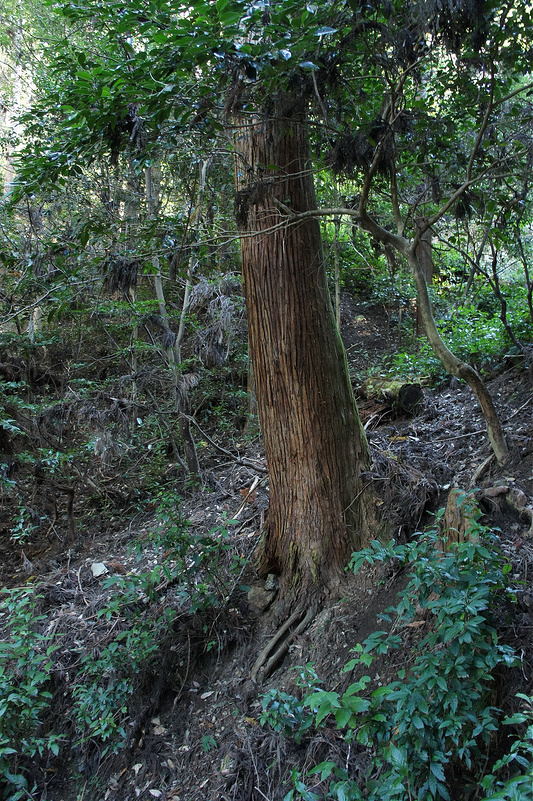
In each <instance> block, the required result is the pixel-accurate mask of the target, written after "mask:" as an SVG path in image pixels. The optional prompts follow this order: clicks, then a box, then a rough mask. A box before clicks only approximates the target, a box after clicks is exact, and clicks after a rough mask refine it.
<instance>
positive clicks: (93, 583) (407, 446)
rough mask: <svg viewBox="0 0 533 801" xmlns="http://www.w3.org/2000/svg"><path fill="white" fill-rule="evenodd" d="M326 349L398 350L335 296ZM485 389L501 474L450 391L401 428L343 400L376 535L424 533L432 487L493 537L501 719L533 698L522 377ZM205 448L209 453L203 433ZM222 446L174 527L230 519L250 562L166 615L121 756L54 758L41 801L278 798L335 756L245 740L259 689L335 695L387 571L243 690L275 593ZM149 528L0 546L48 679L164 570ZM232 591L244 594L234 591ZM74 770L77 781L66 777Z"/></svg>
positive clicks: (532, 445) (239, 475)
mask: <svg viewBox="0 0 533 801" xmlns="http://www.w3.org/2000/svg"><path fill="white" fill-rule="evenodd" d="M343 338H344V341H345V344H346V347H347V351H348V358H349V362H350V367H351V369H352V371H353V372H354V374H359V373H361V372H363V371H364V370H365V369H367V368H368V366H369V365H371V364H375V363H377V362H378V361H379V359H380V358H381V357H382V356H383V355H384V354H385V353H387V352H389V351H390V350H391V349H392V348H393V347H397V345H398V343H397V341H396V342H395V341H393V335H392V334H391V333H390V329H389V327H388V326H387V319H386V316H385V315H384V314H383V310H382V309H381V308H379V307H370V308H368V307H363V306H357V305H356V304H355V302H354V301H353V300H351V299H350V298H346V299H345V308H344V310H343ZM489 386H490V390H491V392H492V394H493V397H494V400H495V403H496V407H497V409H498V411H499V413H500V415H501V418H502V421H503V423H504V426H505V429H506V431H507V432H508V435H509V440H510V446H511V459H510V461H509V463H508V464H507V465H506V466H505V468H503V469H501V468H499V467H498V466H497V464H496V463H495V462H494V461H493V460H490V449H489V445H488V442H487V438H486V435H485V433H484V425H483V421H482V418H481V415H480V412H479V409H478V407H477V404H476V402H475V400H474V398H473V397H472V395H471V393H470V391H469V390H468V389H467V388H466V387H464V386H462V385H455V384H454V383H452V384H450V383H448V384H447V385H446V386H443V387H441V388H439V389H429V388H424V399H423V402H422V403H421V404H420V405H419V407H417V410H416V413H415V414H411V415H410V416H407V415H404V416H402V415H401V414H400V415H399V414H398V413H397V412H395V411H394V409H391V405H390V404H387V402H385V401H384V400H383V399H380V398H379V397H377V398H376V397H371V398H364V397H362V396H361V393H359V402H360V409H361V415H362V419H363V423H364V424H365V426H366V429H367V435H368V438H369V442H370V446H371V451H372V456H373V465H372V468H371V473H370V479H371V481H372V482H373V484H374V486H375V489H376V492H377V494H378V497H379V501H378V503H379V504H380V508H381V510H382V511H383V514H384V515H385V516H386V519H387V521H388V523H389V524H390V528H391V531H392V532H393V536H394V537H395V538H396V539H397V540H399V541H405V540H406V539H407V538H410V537H411V536H412V534H413V532H415V531H417V530H420V529H421V527H423V526H424V525H426V524H427V523H428V521H430V520H431V513H432V512H435V511H436V510H437V509H438V508H439V507H440V506H442V505H444V504H445V503H446V498H447V495H448V492H449V490H450V488H452V487H458V488H461V489H463V490H474V489H475V490H477V498H478V500H479V502H480V505H481V508H482V511H483V512H484V515H485V517H484V520H485V521H486V522H487V524H489V525H491V526H497V527H498V528H499V530H500V534H499V536H500V540H501V548H502V551H503V552H504V554H505V555H506V556H508V558H509V559H510V561H511V563H512V565H513V569H514V571H515V573H516V576H521V577H522V578H524V577H525V579H526V584H525V585H523V586H522V588H521V589H520V590H519V592H518V596H517V597H518V601H517V604H516V609H515V614H514V618H513V620H512V622H511V623H509V622H507V623H505V626H504V628H505V633H504V635H503V636H504V639H505V641H507V642H509V643H510V644H512V645H513V646H514V647H515V648H517V649H518V651H519V652H522V653H523V654H525V662H524V665H525V666H526V667H524V669H523V671H522V675H521V677H520V676H517V675H515V674H512V673H511V674H510V675H511V676H514V678H512V679H511V680H510V684H509V686H507V687H506V688H504V689H503V690H502V691H501V693H500V695H501V696H502V697H501V698H499V703H500V705H503V706H505V703H506V698H508V697H511V696H512V695H514V693H515V692H516V691H517V689H521V690H522V691H523V692H526V691H529V692H531V689H532V685H533V666H532V662H533V660H532V654H533V636H532V635H533V590H532V588H531V582H530V581H529V584H528V583H527V578H528V575H529V576H530V575H531V571H532V570H533V538H532V534H533V525H532V522H533V517H532V515H531V513H530V512H529V511H528V510H531V508H532V504H533V425H532V419H533V414H532V412H533V396H532V389H531V384H530V383H529V381H528V379H527V376H526V375H525V374H524V373H523V372H520V371H519V370H518V369H517V368H515V367H513V366H508V367H507V368H502V369H501V371H500V372H499V374H498V375H495V376H494V377H492V378H491V380H490V383H489ZM356 392H357V387H356ZM211 436H212V437H214V438H215V439H216V433H214V432H211ZM225 447H226V448H227V449H228V450H230V451H231V452H232V453H235V452H236V450H237V449H238V451H239V456H240V457H246V458H247V459H248V460H250V461H249V462H247V463H246V464H242V463H238V460H236V459H234V458H231V457H228V456H226V455H224V454H222V453H220V452H217V451H215V450H214V449H208V448H206V449H205V451H204V461H203V468H204V471H205V484H204V486H203V487H202V488H200V489H198V490H197V491H195V492H194V493H190V494H189V495H188V496H187V497H186V498H185V499H184V507H183V512H184V514H185V516H186V517H187V518H188V520H189V521H190V527H191V529H192V530H194V531H195V532H197V533H206V534H207V533H208V532H209V531H212V530H213V529H214V528H216V527H217V526H218V527H220V526H222V527H224V526H225V525H226V523H225V521H226V520H230V519H234V518H235V517H237V519H238V520H239V524H238V526H233V527H229V531H230V534H229V535H228V537H229V540H230V541H231V548H230V550H231V554H238V555H239V556H240V557H243V558H245V559H248V557H251V558H250V561H249V562H248V563H247V564H246V566H245V567H244V569H243V573H242V575H238V576H237V577H236V578H235V579H234V584H233V586H230V590H229V592H228V593H227V599H226V600H227V602H226V603H225V604H224V605H223V607H222V608H219V609H216V610H211V611H210V612H206V613H202V614H199V615H196V616H191V615H188V614H182V615H178V617H177V618H176V620H175V621H174V623H173V625H172V631H171V632H170V633H169V636H168V640H167V641H166V642H165V643H164V644H163V646H162V649H161V652H160V653H159V654H158V661H157V664H156V665H153V666H152V667H151V668H150V670H147V671H146V672H145V673H144V674H143V675H139V680H138V686H137V687H136V693H135V695H134V699H133V701H134V704H135V705H136V708H132V710H131V722H132V737H131V741H132V745H131V747H130V748H128V749H127V751H126V750H124V751H122V752H120V753H119V754H118V756H117V755H115V756H113V755H108V756H107V757H104V758H103V759H101V755H100V754H98V753H93V754H92V755H91V754H90V753H86V754H85V755H84V757H83V760H78V762H77V764H68V765H67V764H64V763H63V764H62V763H61V761H58V762H57V763H56V764H55V765H53V766H52V768H51V770H50V774H49V778H48V779H47V784H48V790H47V793H48V794H47V796H46V797H47V798H48V799H51V800H52V801H74V799H78V800H79V801H81V799H84V801H88V799H91V801H101V800H102V801H103V799H112V800H113V801H114V800H115V799H116V801H130V800H131V801H133V799H150V798H160V799H161V800H162V801H170V800H171V799H173V801H178V800H180V801H215V800H216V799H221V801H260V800H262V801H264V799H267V801H279V800H280V799H282V798H283V797H284V795H285V794H286V793H287V792H288V790H289V789H290V782H289V779H290V772H291V768H292V766H294V765H298V766H299V767H300V768H302V767H303V768H305V767H306V766H307V767H310V766H312V765H314V764H317V763H319V762H321V761H323V760H325V759H328V758H332V757H333V758H336V759H337V760H340V761H346V760H347V759H348V755H347V746H346V744H345V743H344V741H343V740H342V738H341V736H340V733H339V732H338V731H337V730H336V729H333V728H328V727H326V728H325V729H323V730H321V731H320V732H319V733H318V734H316V733H315V735H314V736H309V737H307V738H305V739H304V741H303V742H302V743H301V744H300V745H297V744H294V743H290V742H288V741H287V740H286V739H285V738H283V737H282V736H281V735H280V734H278V733H277V732H274V731H272V730H271V729H269V727H268V726H266V727H263V726H261V725H260V723H259V718H260V716H261V696H262V694H264V693H265V692H267V691H268V690H270V689H271V688H276V689H278V690H282V691H285V692H296V693H297V692H298V689H297V686H296V679H297V675H298V671H297V670H295V668H296V667H298V666H299V667H303V666H305V665H306V664H308V663H312V664H313V666H314V670H315V671H316V673H317V674H318V676H319V677H320V679H321V681H322V682H323V685H324V687H326V688H328V689H336V690H337V691H340V690H342V689H343V688H345V687H346V686H347V684H348V683H349V680H353V679H350V675H349V674H343V673H342V672H341V670H342V667H343V665H344V664H345V663H346V662H347V661H348V660H349V658H350V650H351V649H353V648H354V646H355V645H356V644H357V643H358V642H361V641H362V640H363V639H364V638H365V637H367V636H368V635H369V634H370V633H371V632H373V631H374V630H375V629H379V628H382V624H381V623H379V622H378V615H379V614H380V613H381V612H383V610H385V609H386V608H387V607H389V606H390V605H391V604H393V603H394V602H395V599H396V596H397V593H398V591H399V590H400V589H401V588H402V586H404V584H405V574H404V572H403V571H397V570H395V569H394V568H393V567H391V566H390V565H387V566H383V565H376V566H373V567H367V568H362V569H361V570H360V571H359V573H358V574H357V575H356V576H350V577H349V578H347V579H346V582H345V584H344V586H343V588H342V594H341V597H340V598H336V599H332V600H331V602H330V604H329V605H326V606H325V607H324V608H323V609H322V610H321V611H320V612H319V613H318V615H317V616H316V618H315V619H314V620H313V621H312V623H311V625H310V626H309V628H308V629H307V630H306V631H304V632H302V633H301V634H299V635H298V636H295V637H294V638H293V640H292V642H291V645H290V648H289V651H288V654H287V656H286V657H285V659H284V660H283V661H282V662H281V663H280V665H279V666H278V667H277V668H276V669H275V670H274V671H273V672H272V673H271V675H269V676H266V677H262V676H261V675H259V676H258V677H257V678H256V679H255V680H252V679H251V672H252V669H253V665H254V662H255V661H256V658H257V656H258V654H259V653H260V651H261V649H262V648H263V647H264V645H265V644H266V643H267V642H268V639H269V637H271V636H272V634H273V633H274V632H275V631H276V628H277V625H278V621H276V620H275V619H274V617H273V613H272V611H271V610H272V607H270V608H268V603H269V601H270V600H271V598H272V596H273V594H274V592H275V590H272V591H268V590H265V588H264V582H260V581H258V579H257V578H256V576H255V574H254V571H253V552H254V548H255V546H256V543H257V540H258V535H259V531H260V527H261V523H262V520H263V518H264V514H265V511H266V509H267V506H268V485H267V480H266V476H265V474H264V472H258V471H256V470H254V467H253V464H254V463H256V464H258V465H261V464H262V453H261V446H260V443H259V441H258V440H257V439H256V440H255V441H250V440H249V439H248V440H244V439H243V440H242V441H234V442H233V443H232V444H231V446H230V445H227V444H226V445H225ZM207 453H209V455H208V456H207V455H206V454H207ZM241 461H242V458H241ZM251 487H253V491H252V492H251V493H250V495H249V496H248V498H245V496H246V493H247V491H248V490H249V489H250V488H251ZM158 525H159V524H158V523H157V522H156V521H154V519H153V518H150V517H149V516H148V515H146V516H145V517H144V518H137V519H135V520H133V521H132V522H131V523H130V525H129V526H128V527H127V528H125V529H120V530H113V531H89V532H87V533H86V535H85V536H82V537H80V538H79V539H78V540H77V541H76V542H75V543H73V544H72V545H71V546H70V547H68V546H66V545H65V544H64V543H61V542H60V541H59V540H57V541H56V542H55V543H53V544H50V543H33V544H32V545H31V547H28V548H27V549H26V550H25V554H24V556H25V560H26V562H24V564H23V563H21V560H20V556H19V554H18V553H17V554H13V547H12V545H11V544H10V543H8V542H5V543H0V546H1V547H2V551H3V553H4V554H5V558H4V564H3V567H2V573H3V576H2V578H3V582H4V584H8V585H10V586H14V585H16V584H20V583H22V582H26V581H27V580H28V574H31V575H32V576H33V577H34V580H38V581H39V582H42V587H41V594H42V596H43V598H42V600H41V604H40V608H39V611H40V612H41V613H42V614H43V615H45V616H46V630H54V631H57V632H63V634H64V637H65V648H64V649H62V652H61V653H62V654H63V656H61V657H60V658H58V662H56V669H57V671H58V672H61V670H63V673H64V676H63V680H64V681H65V682H68V671H69V666H68V658H67V656H66V653H67V651H68V644H69V642H70V643H71V644H74V643H75V645H76V648H77V649H78V652H79V649H80V647H86V648H87V649H88V650H90V649H95V648H97V647H101V644H102V643H104V642H106V641H108V639H109V637H110V636H111V632H112V627H113V626H115V628H116V625H117V624H116V621H115V622H114V623H113V622H111V623H109V621H106V620H105V619H102V618H98V616H97V611H98V610H99V609H101V608H102V606H103V604H104V603H105V602H106V600H107V599H108V598H109V594H110V591H109V589H106V588H105V584H104V582H103V579H104V578H105V577H106V576H107V577H109V575H112V574H113V573H115V574H118V575H129V574H131V575H134V574H136V573H137V574H138V573H139V572H141V571H147V570H150V569H153V568H154V567H155V566H156V564H157V563H158V562H160V561H161V560H162V559H163V558H164V555H163V554H162V553H161V549H158V548H157V547H156V546H153V545H151V544H150V541H149V539H148V537H147V535H148V533H149V532H150V531H153V529H154V527H157V526H158ZM143 540H145V542H147V543H148V544H147V545H146V547H144V548H143V550H142V554H141V556H140V558H139V556H138V554H137V553H136V550H135V549H132V548H131V544H132V543H133V542H141V543H142V542H143ZM9 554H11V556H9ZM28 561H29V562H30V567H29V568H28V564H27V562H28ZM95 566H96V567H95ZM101 566H103V567H101ZM100 570H103V571H104V572H103V573H100V574H99V571H100ZM24 571H25V572H24ZM242 585H246V587H248V588H252V593H251V594H250V593H249V590H248V589H240V588H241V587H242ZM173 591H174V589H173V587H172V586H169V587H168V591H167V592H166V594H165V593H163V594H161V593H160V594H159V597H158V605H156V606H154V609H153V614H154V615H158V614H159V615H160V614H161V613H162V607H163V606H164V605H165V604H170V605H172V604H173V603H176V598H175V597H173ZM265 607H267V608H266V610H265ZM262 610H263V611H262ZM414 636H416V635H415V633H414V630H413V629H409V630H407V629H405V630H404V631H403V632H402V640H403V645H402V648H401V649H400V650H399V651H398V652H397V653H396V656H395V658H394V660H390V659H388V660H382V661H381V662H379V660H378V662H377V663H375V665H374V666H373V668H372V670H373V671H374V673H373V676H372V678H373V682H374V684H375V685H379V684H380V683H385V681H388V680H390V679H391V678H393V677H394V676H395V675H396V674H397V671H398V669H399V667H400V666H401V665H402V664H404V665H405V664H407V663H408V661H409V648H410V643H411V640H412V638H413V637H414ZM106 638H107V639H106ZM61 659H63V666H61ZM57 704H58V710H57V712H58V714H66V715H68V710H63V712H61V699H59V698H58V700H57ZM95 714H96V715H97V714H98V710H95ZM351 759H352V771H353V772H355V775H356V774H357V771H358V770H361V771H363V770H365V769H366V768H367V767H368V765H367V761H368V755H367V754H366V752H364V751H363V750H361V751H360V753H359V752H357V751H354V752H353V754H352V756H351ZM358 760H359V762H360V764H359V762H358ZM96 766H98V767H96ZM75 773H76V774H77V775H78V779H77V780H76V782H74V781H70V780H69V778H70V777H71V776H72V775H74V774H75ZM80 777H81V778H80ZM84 777H85V778H84ZM43 797H44V796H43Z"/></svg>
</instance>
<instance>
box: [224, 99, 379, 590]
mask: <svg viewBox="0 0 533 801" xmlns="http://www.w3.org/2000/svg"><path fill="white" fill-rule="evenodd" d="M305 122H306V119H305V104H304V102H303V101H302V100H300V99H298V98H297V97H287V96H284V97H283V99H282V100H280V101H277V102H274V103H273V104H272V108H271V109H270V110H269V113H268V115H267V114H265V116H264V117H263V118H261V119H257V118H255V119H253V120H251V121H250V120H248V121H247V120H244V119H243V118H241V120H240V125H239V128H238V130H239V133H238V135H237V138H236V150H237V158H236V172H237V176H236V182H237V188H238V192H237V199H236V216H237V221H238V223H239V226H240V231H241V237H242V239H241V247H242V264H243V277H244V285H245V294H246V305H247V313H248V325H249V342H250V349H251V355H252V361H253V368H254V378H255V389H256V397H257V405H258V410H259V418H260V422H261V428H262V433H263V439H264V445H265V451H266V457H267V463H268V468H269V478H270V507H269V513H268V521H267V530H266V534H265V541H264V549H263V553H262V558H261V561H260V572H261V573H262V574H266V573H269V572H274V573H276V574H278V575H280V589H281V593H282V597H285V598H290V599H292V598H294V597H295V596H298V597H299V598H300V600H302V601H305V600H307V599H308V598H309V597H310V596H312V595H313V593H314V592H317V591H318V592H322V591H323V590H324V589H327V588H332V587H333V586H335V585H336V584H337V583H338V581H339V579H340V577H341V576H342V573H343V568H344V567H345V565H346V562H347V559H348V557H349V554H350V553H351V552H352V551H353V550H354V549H356V548H359V547H361V546H362V545H363V544H365V543H366V542H367V540H368V528H369V526H368V518H369V513H368V509H369V503H370V501H369V498H368V495H367V493H366V492H365V483H364V480H363V479H362V477H361V472H362V471H364V470H365V469H367V467H368V465H369V452H368V446H367V443H366V437H365V434H364V431H363V429H362V426H361V423H360V420H359V415H358V412H357V407H356V404H355V400H354V396H353V392H352V388H351V384H350V379H349V375H348V368H347V362H346V355H345V352H344V347H343V345H342V342H341V339H340V336H339V334H338V331H337V327H336V325H335V318H334V315H333V309H332V305H331V301H330V296H329V291H328V286H327V282H326V274H325V267H324V262H323V258H322V248H321V237H320V227H319V223H318V221H317V220H316V219H313V218H309V219H306V220H304V221H301V222H297V223H291V221H290V214H291V213H296V214H297V213H300V212H303V211H307V210H309V209H314V208H316V201H315V192H314V183H313V177H312V173H311V171H310V157H309V147H308V139H307V127H306V124H305ZM287 215H289V219H288V217H287Z"/></svg>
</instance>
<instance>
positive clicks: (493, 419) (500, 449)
mask: <svg viewBox="0 0 533 801" xmlns="http://www.w3.org/2000/svg"><path fill="white" fill-rule="evenodd" d="M408 262H409V267H410V269H411V273H412V275H413V278H414V280H415V285H416V290H417V295H418V305H419V308H420V315H421V318H422V324H423V326H424V330H425V332H426V336H427V338H428V340H429V344H430V345H431V347H432V349H433V352H434V353H435V355H436V356H437V358H438V359H439V360H440V362H441V364H442V366H443V367H444V369H445V370H446V371H447V372H448V373H450V374H451V375H454V376H456V377H457V378H462V379H463V380H464V381H466V383H467V384H468V386H469V387H470V389H471V390H472V392H473V393H474V395H475V396H476V398H477V399H478V402H479V405H480V406H481V410H482V412H483V416H484V418H485V422H486V424H487V433H488V435H489V439H490V443H491V445H492V448H493V450H494V455H495V456H496V459H497V461H498V463H499V464H504V463H505V462H506V461H507V459H508V456H509V449H508V447H507V442H506V440H505V434H504V431H503V428H502V426H501V423H500V420H499V418H498V413H497V412H496V409H495V407H494V403H493V401H492V398H491V395H490V393H489V391H488V390H487V388H486V386H485V384H484V382H483V381H482V379H481V377H480V376H479V375H478V373H477V372H476V371H475V370H474V368H473V367H471V366H470V365H469V364H467V363H466V362H463V361H462V360H461V359H459V358H457V356H455V355H454V354H453V353H452V352H451V350H449V348H448V347H447V346H446V344H445V343H444V341H443V339H442V337H441V335H440V334H439V332H438V330H437V326H436V325H435V320H434V318H433V311H432V308H431V301H430V299H429V295H428V289H427V284H426V279H425V277H424V273H423V271H422V268H421V266H420V264H419V262H418V259H417V257H416V255H415V254H414V253H413V252H412V251H410V252H409V254H408Z"/></svg>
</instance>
